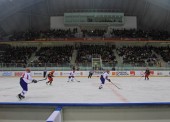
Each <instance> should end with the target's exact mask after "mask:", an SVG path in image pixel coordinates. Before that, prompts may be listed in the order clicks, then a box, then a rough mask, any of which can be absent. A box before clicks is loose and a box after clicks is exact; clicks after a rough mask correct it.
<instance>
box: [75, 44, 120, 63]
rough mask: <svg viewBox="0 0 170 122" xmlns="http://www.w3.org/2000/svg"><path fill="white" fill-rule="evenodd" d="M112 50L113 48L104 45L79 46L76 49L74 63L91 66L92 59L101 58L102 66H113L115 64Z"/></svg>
mask: <svg viewBox="0 0 170 122" xmlns="http://www.w3.org/2000/svg"><path fill="white" fill-rule="evenodd" d="M113 49H114V47H112V46H111V47H110V46H106V45H81V46H80V47H79V48H78V54H77V59H76V63H77V64H78V65H80V64H84V65H85V64H86V63H90V64H92V58H101V59H102V63H103V64H104V63H107V64H110V65H111V66H113V65H115V64H116V63H117V60H116V57H115V55H114V52H113Z"/></svg>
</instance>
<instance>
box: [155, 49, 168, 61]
mask: <svg viewBox="0 0 170 122" xmlns="http://www.w3.org/2000/svg"><path fill="white" fill-rule="evenodd" d="M154 51H155V52H156V53H157V54H159V55H160V56H161V57H162V59H163V60H164V61H165V62H166V63H169V62H170V47H169V46H165V47H155V48H154Z"/></svg>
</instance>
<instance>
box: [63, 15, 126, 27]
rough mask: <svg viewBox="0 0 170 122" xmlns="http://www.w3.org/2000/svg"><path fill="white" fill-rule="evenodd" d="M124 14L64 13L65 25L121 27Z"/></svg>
mask: <svg viewBox="0 0 170 122" xmlns="http://www.w3.org/2000/svg"><path fill="white" fill-rule="evenodd" d="M124 21H125V20H124V13H105V12H84V13H82V12H77V13H64V24H65V25H106V26H112V25H114V26H115V25H123V24H124Z"/></svg>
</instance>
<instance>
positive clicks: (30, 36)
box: [9, 28, 77, 41]
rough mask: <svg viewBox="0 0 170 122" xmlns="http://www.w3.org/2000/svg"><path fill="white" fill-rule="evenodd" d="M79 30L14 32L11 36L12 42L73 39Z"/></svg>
mask: <svg viewBox="0 0 170 122" xmlns="http://www.w3.org/2000/svg"><path fill="white" fill-rule="evenodd" d="M75 33H77V28H74V29H50V30H47V31H33V30H29V31H24V32H14V33H12V34H11V35H10V37H9V40H10V41H29V40H36V39H44V38H45V39H47V38H71V37H75Z"/></svg>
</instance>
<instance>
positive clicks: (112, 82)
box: [110, 81, 120, 89]
mask: <svg viewBox="0 0 170 122" xmlns="http://www.w3.org/2000/svg"><path fill="white" fill-rule="evenodd" d="M110 83H112V84H113V85H114V86H116V87H117V88H118V89H120V87H118V86H117V85H116V84H114V83H113V82H112V81H110Z"/></svg>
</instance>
